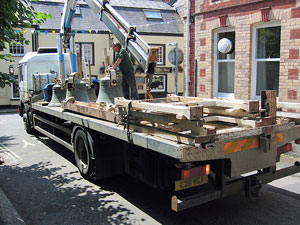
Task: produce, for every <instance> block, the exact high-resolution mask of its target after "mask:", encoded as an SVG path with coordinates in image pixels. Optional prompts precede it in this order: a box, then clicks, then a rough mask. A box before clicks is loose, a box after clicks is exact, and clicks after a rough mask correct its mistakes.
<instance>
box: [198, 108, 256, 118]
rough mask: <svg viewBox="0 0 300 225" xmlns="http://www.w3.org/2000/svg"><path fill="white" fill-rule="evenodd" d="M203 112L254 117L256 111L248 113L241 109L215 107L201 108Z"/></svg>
mask: <svg viewBox="0 0 300 225" xmlns="http://www.w3.org/2000/svg"><path fill="white" fill-rule="evenodd" d="M203 112H204V113H207V114H210V115H212V114H213V115H223V116H235V117H248V118H256V117H258V116H259V114H258V113H248V112H245V111H244V110H241V109H217V108H203Z"/></svg>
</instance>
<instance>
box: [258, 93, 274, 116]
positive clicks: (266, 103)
mask: <svg viewBox="0 0 300 225" xmlns="http://www.w3.org/2000/svg"><path fill="white" fill-rule="evenodd" d="M260 96H261V108H262V109H266V110H267V111H266V112H262V113H261V117H276V111H277V107H276V104H277V102H276V98H277V92H276V91H275V90H266V91H261V92H260Z"/></svg>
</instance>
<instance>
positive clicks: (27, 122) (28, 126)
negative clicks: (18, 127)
mask: <svg viewBox="0 0 300 225" xmlns="http://www.w3.org/2000/svg"><path fill="white" fill-rule="evenodd" d="M28 116H29V117H30V115H28V114H26V113H24V114H23V123H24V128H25V131H26V133H27V134H33V133H34V129H33V127H32V126H31V123H30V119H29V117H28Z"/></svg>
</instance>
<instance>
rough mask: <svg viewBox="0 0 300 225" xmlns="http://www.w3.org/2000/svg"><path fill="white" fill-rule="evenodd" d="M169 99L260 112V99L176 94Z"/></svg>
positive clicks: (205, 105)
mask: <svg viewBox="0 0 300 225" xmlns="http://www.w3.org/2000/svg"><path fill="white" fill-rule="evenodd" d="M167 99H168V101H171V102H182V103H185V104H197V105H202V106H204V107H213V106H217V107H224V108H234V109H243V110H245V111H246V112H249V113H258V112H259V101H258V100H226V99H208V98H196V97H181V96H176V95H168V97H167Z"/></svg>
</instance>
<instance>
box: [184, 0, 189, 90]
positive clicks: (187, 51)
mask: <svg viewBox="0 0 300 225" xmlns="http://www.w3.org/2000/svg"><path fill="white" fill-rule="evenodd" d="M189 50H190V0H188V1H187V14H186V66H185V71H186V76H185V96H189V65H190V62H189V60H190V57H189V54H190V51H189Z"/></svg>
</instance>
